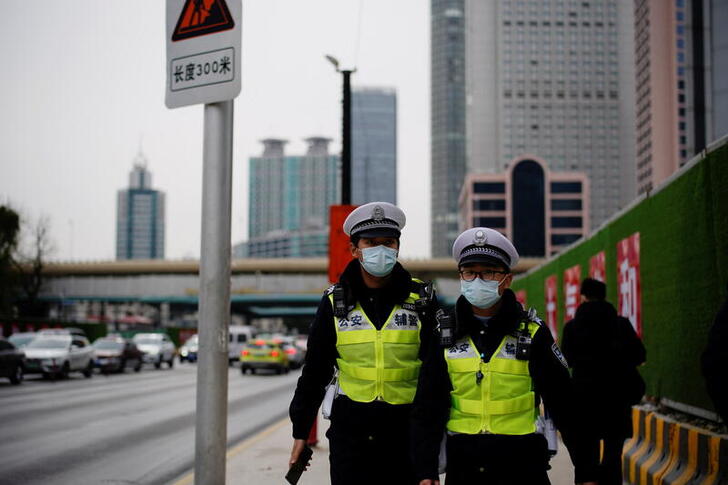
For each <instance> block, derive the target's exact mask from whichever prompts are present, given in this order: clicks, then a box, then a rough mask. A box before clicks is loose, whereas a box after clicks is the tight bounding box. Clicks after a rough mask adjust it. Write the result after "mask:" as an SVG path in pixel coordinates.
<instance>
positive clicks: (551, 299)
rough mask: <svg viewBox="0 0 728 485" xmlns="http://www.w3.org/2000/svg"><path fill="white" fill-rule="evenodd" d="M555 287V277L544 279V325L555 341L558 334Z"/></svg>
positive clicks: (556, 282)
mask: <svg viewBox="0 0 728 485" xmlns="http://www.w3.org/2000/svg"><path fill="white" fill-rule="evenodd" d="M557 285H558V281H557V279H556V275H552V276H549V277H548V278H546V288H545V294H546V325H547V326H548V327H549V330H551V335H552V336H553V337H554V340H556V338H557V336H558V334H559V329H558V325H559V324H558V304H557V303H558V296H557Z"/></svg>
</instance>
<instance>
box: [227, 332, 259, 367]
mask: <svg viewBox="0 0 728 485" xmlns="http://www.w3.org/2000/svg"><path fill="white" fill-rule="evenodd" d="M254 336H255V329H254V328H253V327H251V326H250V325H233V326H231V327H230V336H229V337H228V360H229V362H230V365H232V364H233V363H234V362H237V361H239V360H240V353H241V352H242V351H243V347H244V346H245V344H246V343H247V342H248V341H249V340H252V339H253V337H254Z"/></svg>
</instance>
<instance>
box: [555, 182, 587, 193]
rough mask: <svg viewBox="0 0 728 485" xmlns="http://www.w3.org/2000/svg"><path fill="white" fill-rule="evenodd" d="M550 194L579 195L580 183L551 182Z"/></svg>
mask: <svg viewBox="0 0 728 485" xmlns="http://www.w3.org/2000/svg"><path fill="white" fill-rule="evenodd" d="M551 193H552V194H580V193H581V182H551Z"/></svg>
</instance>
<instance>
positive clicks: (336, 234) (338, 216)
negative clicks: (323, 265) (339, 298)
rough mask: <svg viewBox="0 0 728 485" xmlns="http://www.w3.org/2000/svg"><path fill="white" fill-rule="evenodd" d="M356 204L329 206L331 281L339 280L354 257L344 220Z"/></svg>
mask: <svg viewBox="0 0 728 485" xmlns="http://www.w3.org/2000/svg"><path fill="white" fill-rule="evenodd" d="M357 207H358V206H355V205H332V206H330V207H329V282H330V283H336V282H337V281H339V277H340V276H341V273H343V272H344V270H345V269H346V265H347V264H349V262H350V261H351V259H352V256H351V250H350V249H349V236H347V235H346V233H344V221H345V220H346V218H347V217H348V216H349V214H351V211H353V210H354V209H356V208H357Z"/></svg>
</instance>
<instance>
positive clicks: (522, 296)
mask: <svg viewBox="0 0 728 485" xmlns="http://www.w3.org/2000/svg"><path fill="white" fill-rule="evenodd" d="M516 300H517V301H518V303H520V304H521V306H522V307H523V308H524V309H527V308H528V306H527V305H526V290H518V291H517V292H516Z"/></svg>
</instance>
